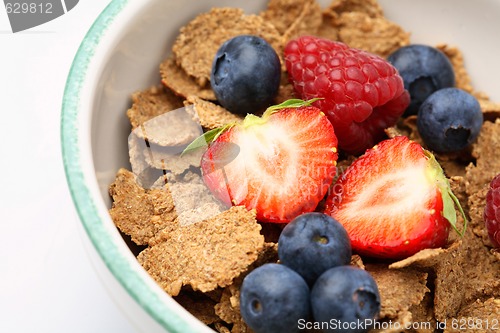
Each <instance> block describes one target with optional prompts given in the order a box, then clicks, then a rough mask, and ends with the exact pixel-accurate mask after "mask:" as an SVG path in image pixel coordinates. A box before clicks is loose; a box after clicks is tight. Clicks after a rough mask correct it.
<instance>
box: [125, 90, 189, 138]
mask: <svg viewBox="0 0 500 333" xmlns="http://www.w3.org/2000/svg"><path fill="white" fill-rule="evenodd" d="M181 107H183V104H182V100H181V99H180V98H179V97H178V96H176V95H175V94H174V93H172V92H171V91H170V90H168V89H165V88H164V87H161V86H160V87H158V86H153V87H151V88H149V89H147V90H144V91H138V92H135V93H134V94H132V107H131V108H130V109H128V110H127V117H128V118H129V120H130V124H131V125H132V129H134V128H136V127H138V126H140V125H142V124H144V123H145V122H146V121H148V120H150V119H153V118H155V117H157V116H159V115H162V114H165V113H167V112H169V111H171V110H175V109H178V108H181Z"/></svg>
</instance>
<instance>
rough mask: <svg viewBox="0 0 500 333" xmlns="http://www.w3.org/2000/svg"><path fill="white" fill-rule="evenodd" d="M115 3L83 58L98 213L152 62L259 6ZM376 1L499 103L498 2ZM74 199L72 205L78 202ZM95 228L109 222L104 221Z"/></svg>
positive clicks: (226, 1)
mask: <svg viewBox="0 0 500 333" xmlns="http://www.w3.org/2000/svg"><path fill="white" fill-rule="evenodd" d="M117 1H120V2H122V3H123V7H124V9H123V10H121V11H118V12H117V14H116V16H115V17H114V20H115V21H116V22H117V23H120V24H116V27H115V26H114V24H111V25H110V27H109V28H108V30H107V31H105V32H104V34H106V35H107V36H106V38H107V39H106V40H107V41H111V42H109V43H107V44H106V45H98V47H100V48H104V49H105V50H106V51H105V52H104V53H102V54H103V56H100V57H99V58H95V57H94V58H92V59H91V60H90V61H91V62H98V68H99V69H98V70H97V72H96V73H97V79H96V82H97V84H96V85H95V86H92V87H91V89H92V92H93V96H94V97H93V100H92V101H91V103H90V106H91V107H90V108H87V109H81V110H79V112H80V113H88V114H89V116H90V123H89V128H84V129H82V130H84V131H90V142H88V143H86V142H78V143H77V144H79V145H88V144H90V147H89V149H90V153H91V159H92V161H93V165H92V167H93V171H94V173H93V174H92V175H89V177H94V179H96V182H97V184H98V188H99V193H100V195H99V196H97V197H94V198H92V200H95V201H96V202H100V203H104V204H103V205H101V206H100V207H101V208H99V209H102V207H107V208H109V207H110V205H111V201H110V198H109V195H108V186H109V184H110V183H111V182H113V180H114V177H115V174H116V171H117V170H118V169H119V168H120V167H125V168H128V169H130V165H129V162H128V147H127V137H128V135H129V134H130V124H129V123H128V119H127V117H126V114H125V112H126V110H127V109H128V108H129V107H130V95H131V93H133V92H135V91H137V90H143V89H145V88H148V87H150V86H151V85H155V84H158V83H159V82H160V77H159V72H158V68H159V64H160V62H161V61H162V60H163V59H164V58H165V57H166V56H167V55H168V54H169V53H170V47H171V45H172V44H173V42H174V40H175V38H176V36H177V34H178V31H179V28H180V27H181V26H183V25H184V24H186V23H187V22H188V21H189V20H191V19H192V18H194V16H195V15H196V14H197V13H201V12H205V11H208V10H209V9H210V8H212V7H214V6H218V7H221V6H231V7H239V8H243V9H244V10H245V11H246V12H248V13H252V12H258V11H259V10H260V9H263V8H264V6H265V3H266V2H265V1H263V0H258V1H256V0H254V1H246V0H220V1H215V0H212V1H188V2H186V1H173V0H172V1H162V0H148V1H144V2H143V3H142V4H141V5H137V4H134V5H132V4H131V3H132V2H127V1H122V0H115V1H114V2H117ZM321 2H322V3H323V4H327V3H329V1H321ZM380 3H381V5H382V7H383V8H384V11H385V14H386V16H387V17H388V18H389V19H391V20H393V21H395V22H396V23H398V24H400V25H401V26H402V27H403V28H405V29H406V30H407V31H410V32H411V34H412V37H411V40H412V42H415V43H425V44H430V45H436V44H440V43H447V44H450V45H453V46H458V47H459V48H460V49H461V50H462V51H463V53H464V59H465V62H466V66H467V69H468V71H469V74H470V75H471V78H472V81H473V85H474V86H475V88H476V89H477V90H481V91H484V92H486V93H487V94H489V95H490V96H491V97H492V98H493V99H496V100H500V91H499V90H495V88H494V87H495V83H494V80H495V79H496V78H497V77H500V66H498V65H497V64H496V59H495V57H496V55H497V54H498V53H499V52H498V51H500V46H499V45H498V44H497V43H494V42H492V41H496V40H497V38H496V32H497V31H500V21H499V20H496V19H495V18H497V17H498V16H499V15H500V1H495V0H481V1H466V0H463V1H457V0H421V1H413V0H398V1H394V0H392V1H391V0H380ZM130 6H133V7H134V8H137V10H136V11H135V12H134V13H133V15H128V16H127V21H126V22H123V15H122V12H126V11H127V7H130ZM120 20H122V21H120ZM117 27H119V29H118V28H117ZM75 201H76V205H77V206H78V205H79V202H78V200H75ZM101 222H102V223H103V224H112V222H111V220H110V219H109V218H108V219H103V220H102V221H101ZM101 255H104V254H101ZM114 274H115V275H116V274H120V272H114ZM155 292H156V291H155Z"/></svg>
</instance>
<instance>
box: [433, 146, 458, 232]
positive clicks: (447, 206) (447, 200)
mask: <svg viewBox="0 0 500 333" xmlns="http://www.w3.org/2000/svg"><path fill="white" fill-rule="evenodd" d="M424 152H425V154H426V156H427V157H428V158H429V162H430V170H432V177H433V179H435V180H436V181H437V186H438V188H439V190H440V191H441V197H442V199H443V217H444V218H445V219H447V220H448V222H450V225H451V226H452V228H453V229H454V230H455V231H456V233H457V234H459V235H460V236H461V237H463V235H464V234H465V230H466V228H467V217H466V216H465V212H464V210H463V209H462V206H461V205H460V201H459V200H458V198H457V197H456V196H455V194H453V191H452V190H451V187H450V182H449V181H448V179H447V178H446V176H445V175H444V171H443V169H442V168H441V165H439V162H438V161H437V160H436V158H435V157H434V155H433V154H431V153H430V152H428V151H426V150H425V149H424ZM455 206H457V208H458V210H459V212H460V214H461V215H462V217H463V219H464V223H463V226H462V227H461V230H460V229H459V228H458V227H457V214H456V211H455Z"/></svg>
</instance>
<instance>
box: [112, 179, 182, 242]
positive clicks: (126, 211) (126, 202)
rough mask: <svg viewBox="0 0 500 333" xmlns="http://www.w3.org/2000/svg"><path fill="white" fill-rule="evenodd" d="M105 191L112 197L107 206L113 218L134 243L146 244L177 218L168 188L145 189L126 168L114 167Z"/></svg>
mask: <svg viewBox="0 0 500 333" xmlns="http://www.w3.org/2000/svg"><path fill="white" fill-rule="evenodd" d="M109 194H110V196H111V197H112V199H113V204H112V207H111V209H110V210H109V213H110V215H111V218H112V219H113V222H114V223H115V224H116V226H117V227H118V228H119V229H120V230H121V231H122V232H123V233H125V234H127V235H130V236H131V238H132V240H133V241H134V242H135V243H136V244H139V245H145V244H148V243H149V242H150V241H151V240H152V239H153V237H155V235H156V234H157V233H159V232H160V231H161V230H163V229H164V228H166V227H167V226H169V225H171V224H173V222H174V220H175V219H176V218H177V214H176V212H175V210H174V203H173V200H172V196H171V195H170V192H169V191H168V189H161V190H160V189H155V190H149V191H148V190H145V189H143V188H142V187H140V186H139V185H138V184H137V181H136V176H135V175H134V174H133V173H132V172H130V171H128V170H126V169H120V170H119V171H118V173H117V175H116V179H115V181H114V182H113V183H112V184H111V185H110V187H109Z"/></svg>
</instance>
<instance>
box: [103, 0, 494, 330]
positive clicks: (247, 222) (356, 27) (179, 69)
mask: <svg viewBox="0 0 500 333" xmlns="http://www.w3.org/2000/svg"><path fill="white" fill-rule="evenodd" d="M284 8H285V10H284ZM318 8H319V5H318V4H317V3H316V2H315V1H313V0H271V1H270V2H269V3H268V6H267V8H266V9H265V10H264V11H262V12H261V13H260V14H259V15H246V14H245V13H243V11H242V10H240V9H235V8H214V9H212V10H210V11H209V12H206V13H202V14H200V15H198V16H196V17H195V18H194V19H193V20H192V21H191V22H189V23H188V24H187V25H186V26H184V28H182V29H181V32H180V34H179V36H178V38H177V40H176V42H175V45H174V47H173V56H170V57H167V58H166V59H165V60H164V61H163V62H162V64H161V65H160V76H161V83H162V84H163V87H158V86H155V87H151V88H149V89H147V90H144V91H141V92H137V93H135V94H133V95H132V106H131V108H130V109H129V110H128V111H127V116H128V117H129V120H130V123H131V125H132V129H133V132H132V134H131V136H130V137H129V155H130V156H129V157H130V162H131V166H132V170H133V171H134V173H132V172H130V171H127V170H125V169H120V170H119V171H118V173H117V175H116V179H115V181H114V182H113V184H111V186H110V189H109V192H110V196H111V197H112V200H113V205H112V207H111V209H110V214H111V217H112V219H113V221H114V222H115V224H116V225H117V227H118V229H119V230H120V231H121V232H122V233H123V234H125V235H128V236H130V237H131V239H132V240H133V242H135V243H136V244H139V245H141V246H146V248H145V249H144V250H143V251H142V252H141V253H140V254H139V255H138V261H139V262H140V263H141V264H142V265H143V267H144V268H145V269H146V270H147V271H148V272H149V273H150V275H151V276H152V277H153V278H154V279H155V280H156V282H157V283H158V284H159V285H160V286H161V287H162V288H163V289H164V290H165V291H166V292H167V293H168V294H170V295H174V299H175V300H177V301H178V302H179V303H180V304H181V305H182V306H184V307H185V308H186V309H188V310H189V311H190V312H191V313H192V314H193V315H195V316H196V317H197V318H198V319H199V320H201V321H202V322H204V323H205V324H207V325H209V326H210V327H211V328H213V329H215V330H216V331H218V332H221V333H238V332H251V330H250V329H249V328H248V326H247V325H246V324H245V323H244V321H243V319H242V318H241V315H240V312H239V288H240V285H241V283H242V280H243V278H244V276H246V274H248V273H249V272H250V271H251V270H253V269H254V268H256V267H258V266H260V265H262V264H264V263H266V262H277V259H278V258H277V244H276V243H277V242H278V238H279V234H280V232H281V230H282V227H283V226H282V225H276V224H269V223H262V224H259V223H258V222H257V221H256V220H255V212H254V211H250V212H249V211H247V210H246V209H245V208H243V207H232V208H230V209H229V210H227V208H226V207H223V206H221V205H220V204H219V203H218V202H217V201H216V200H215V199H214V198H213V197H212V195H211V194H210V192H209V191H208V189H207V188H206V187H205V186H204V184H203V181H202V178H201V176H200V170H199V160H200V155H196V156H194V155H193V156H191V157H189V156H185V157H187V158H180V157H179V156H178V153H179V151H177V150H179V149H181V147H185V144H186V142H188V141H189V139H188V136H189V137H190V138H192V137H194V136H196V135H195V133H194V132H193V133H191V134H190V135H185V136H184V137H183V136H182V135H175V134H173V133H174V132H170V134H168V133H165V132H164V129H166V128H168V126H171V124H170V123H169V122H167V121H165V119H164V120H161V119H160V120H154V118H155V117H158V116H161V115H163V114H167V113H169V112H171V111H172V110H176V109H178V108H180V107H182V106H183V105H184V106H185V107H187V108H191V110H192V111H193V112H194V113H193V116H195V118H196V122H197V123H198V125H200V126H201V128H202V129H203V130H205V131H206V130H211V129H214V128H217V127H220V126H223V125H225V124H228V123H232V122H238V121H241V120H242V117H241V116H239V115H235V114H232V113H231V112H229V111H228V110H226V109H224V108H222V107H221V106H219V105H218V104H217V103H216V98H215V94H214V93H213V91H212V90H211V88H210V85H209V78H210V70H211V63H212V59H213V56H214V55H215V52H216V50H217V49H218V48H219V46H220V45H221V44H222V42H224V41H225V40H227V39H229V38H231V37H234V36H236V35H239V34H257V35H259V36H261V37H263V38H264V39H266V40H267V41H268V42H270V44H271V45H272V46H273V47H274V48H275V50H276V52H277V53H278V55H279V56H280V57H281V59H282V50H283V47H284V45H285V43H286V42H287V40H288V39H290V38H292V37H295V36H299V35H301V34H313V35H318V36H321V37H326V38H330V39H332V40H339V41H342V42H344V43H346V44H348V45H349V46H351V47H357V48H360V49H364V50H366V51H369V52H372V53H376V54H378V55H381V56H383V57H385V56H387V55H388V54H389V53H391V52H392V51H394V50H395V49H397V48H399V47H401V46H404V45H407V44H409V43H410V34H409V33H408V32H406V31H405V30H404V29H403V28H402V27H400V26H398V25H396V24H394V23H393V22H390V21H388V20H387V19H386V18H385V17H384V15H383V11H382V8H381V7H380V5H379V4H378V2H377V1H376V0H368V1H365V0H333V1H332V3H331V5H330V6H329V7H327V8H325V9H322V10H318ZM193 45H196V47H194V46H193ZM438 48H439V49H440V50H442V51H443V52H444V53H445V55H446V56H447V57H448V58H449V59H450V61H451V63H452V65H453V68H454V70H455V76H456V82H457V87H458V88H461V89H464V90H466V91H468V92H470V93H472V94H473V95H474V96H476V98H478V100H479V103H480V105H481V109H482V111H483V113H484V117H485V123H484V125H483V128H482V129H481V133H480V135H479V138H478V139H477V141H476V142H475V143H474V145H473V146H472V147H470V148H467V149H465V150H464V151H462V152H459V153H454V154H436V158H437V160H438V161H439V163H440V164H441V165H442V167H443V169H444V171H445V174H446V176H447V177H448V178H449V180H450V184H451V187H452V190H453V192H454V194H455V195H456V196H457V198H458V199H459V201H460V203H461V205H462V207H463V208H464V211H465V212H466V215H467V216H468V218H469V225H468V227H467V229H466V231H465V235H464V237H462V238H461V237H459V236H457V235H456V234H454V232H453V231H451V233H450V238H449V240H448V244H447V245H446V246H445V247H443V248H438V249H425V250H422V251H420V252H419V253H417V254H415V255H413V256H411V257H409V258H406V259H403V260H400V261H397V262H392V263H377V262H373V260H367V262H365V260H364V258H362V257H360V256H359V255H356V254H354V255H353V256H352V258H351V265H354V266H357V267H360V268H362V269H366V270H367V271H368V272H370V273H371V274H372V275H373V277H374V278H375V280H376V281H377V284H378V286H379V289H380V293H381V302H382V311H381V314H380V317H381V318H380V320H381V321H382V322H384V321H392V322H393V323H399V324H400V325H402V326H404V325H407V324H411V323H416V322H428V323H431V328H430V329H429V328H425V327H424V328H420V329H411V330H408V332H419V333H424V332H425V333H429V332H436V323H437V321H441V322H442V321H445V320H446V321H447V322H448V323H450V322H451V320H452V319H454V318H455V319H464V318H465V319H466V318H476V319H479V320H483V322H484V321H485V320H487V319H495V318H497V319H498V318H499V316H500V314H499V312H500V311H499V309H500V306H499V304H500V253H499V252H498V251H494V250H492V249H491V244H490V243H489V240H488V237H487V235H486V231H485V228H484V222H483V220H482V210H483V209H484V205H485V200H484V197H485V193H486V190H487V186H488V184H489V181H490V180H491V179H492V178H493V176H494V175H496V174H497V173H500V159H499V158H498V157H497V152H498V151H500V120H498V119H497V118H498V117H499V116H500V104H499V103H496V102H493V101H491V100H490V99H489V98H488V97H487V96H486V95H485V94H484V93H481V92H477V91H475V90H474V88H473V85H472V82H471V80H470V77H469V75H468V73H467V71H466V66H465V65H466V64H465V61H464V57H463V55H462V53H461V51H460V50H459V48H457V47H455V46H449V45H447V44H440V45H438ZM282 68H283V72H282V80H281V87H280V90H279V94H278V96H277V97H276V99H275V101H276V104H279V103H281V102H283V101H285V100H287V99H289V98H293V97H294V95H293V94H294V93H293V87H292V86H291V84H290V83H289V82H288V80H287V73H286V69H285V68H284V63H283V62H282ZM150 120H153V121H152V122H151V123H150V124H153V125H154V126H153V127H154V128H153V129H154V130H150V129H149V127H148V126H146V127H145V126H144V124H147V123H148V121H150ZM174 127H175V126H174ZM177 128H182V126H177ZM137 129H138V130H137ZM141 129H142V130H144V129H146V134H144V133H138V131H140V130H141ZM136 132H137V133H136ZM184 134H185V133H183V135H184ZM386 134H387V136H388V137H394V136H397V135H405V136H408V137H409V138H410V139H412V140H414V141H416V142H418V143H420V144H422V145H424V144H423V142H422V139H421V137H420V135H419V133H418V130H417V126H416V116H410V117H407V118H405V119H401V120H400V121H399V122H398V124H397V125H396V126H394V127H392V128H390V129H387V130H386ZM424 147H425V146H424ZM174 148H175V149H177V150H175V149H174ZM170 149H174V150H175V153H172V151H171V150H170ZM198 154H201V152H198ZM354 160H355V157H354V156H341V158H340V159H339V161H338V165H337V166H338V170H337V171H338V172H337V176H338V175H340V174H341V173H342V172H343V171H344V170H345V169H346V168H347V167H348V166H349V165H350V164H351V163H352V162H353V161H354ZM134 174H135V175H134ZM320 207H321V205H320V206H319V208H320ZM458 219H459V222H458V223H459V224H460V222H461V220H460V219H461V217H460V216H459V217H458ZM400 331H401V330H397V329H393V330H379V331H375V330H374V331H373V332H400ZM468 331H471V332H475V331H477V332H489V331H488V330H468ZM490 331H491V330H490ZM444 332H458V331H457V330H452V329H451V326H450V325H448V326H447V329H446V330H445V331H444ZM491 332H493V331H491Z"/></svg>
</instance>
